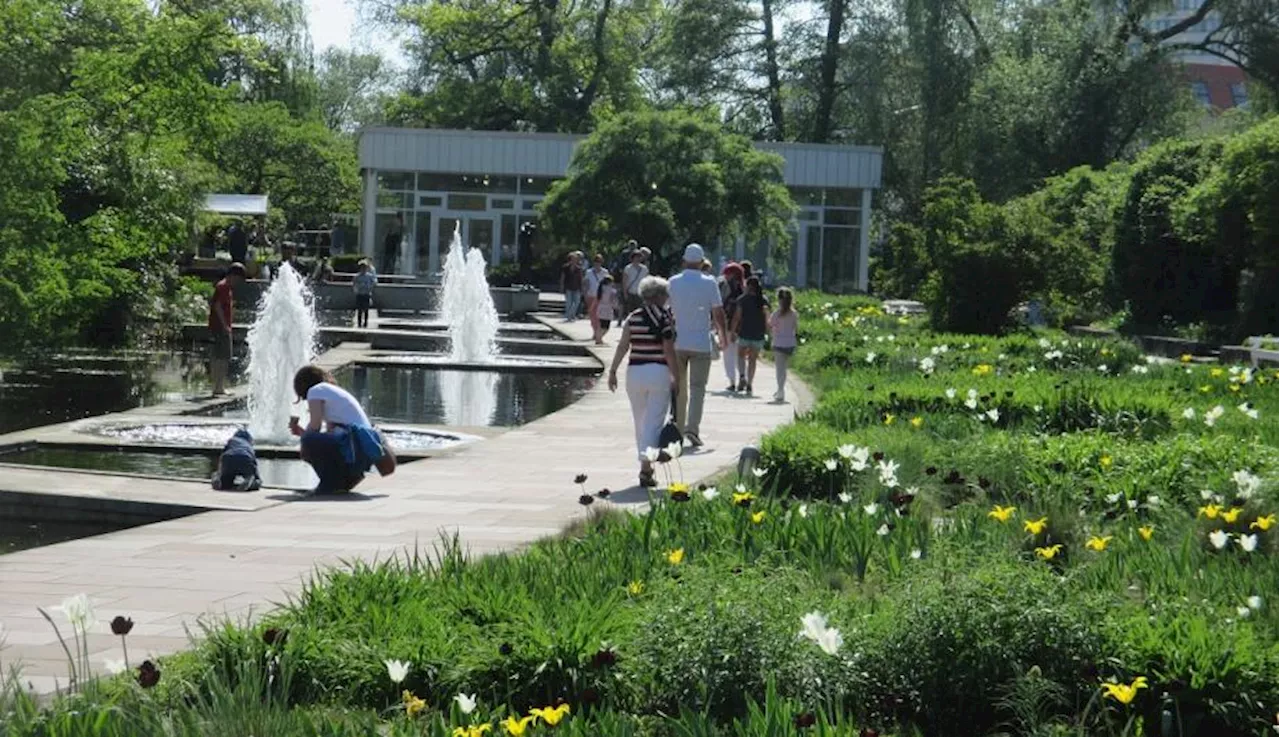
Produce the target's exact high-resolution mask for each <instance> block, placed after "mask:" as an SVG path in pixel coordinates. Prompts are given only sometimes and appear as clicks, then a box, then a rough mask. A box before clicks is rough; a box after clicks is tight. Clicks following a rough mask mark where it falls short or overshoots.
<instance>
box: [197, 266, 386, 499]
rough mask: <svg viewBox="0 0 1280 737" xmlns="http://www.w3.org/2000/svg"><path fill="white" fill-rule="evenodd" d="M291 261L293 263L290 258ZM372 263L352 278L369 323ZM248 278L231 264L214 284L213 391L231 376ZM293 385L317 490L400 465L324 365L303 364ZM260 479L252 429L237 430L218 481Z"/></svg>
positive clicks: (346, 485)
mask: <svg viewBox="0 0 1280 737" xmlns="http://www.w3.org/2000/svg"><path fill="white" fill-rule="evenodd" d="M285 263H288V262H285ZM371 272H372V267H371V266H370V265H369V264H368V262H361V265H360V272H359V273H358V274H356V276H355V279H354V280H353V289H355V290H356V298H357V305H358V307H359V308H360V309H359V310H358V312H357V314H358V315H359V317H358V319H359V320H360V321H361V322H363V323H364V324H367V323H368V309H369V301H370V299H371V297H372V293H373V291H372V290H373V285H374V284H376V283H377V277H376V276H374V275H373V274H372V273H371ZM244 280H245V268H244V265H243V264H241V263H239V262H237V263H233V264H231V266H230V267H228V269H227V274H226V276H224V277H223V278H222V279H221V280H219V281H218V283H217V284H215V285H214V288H213V297H212V298H211V299H210V301H209V332H210V334H211V336H212V338H213V347H212V350H211V353H210V366H209V373H210V377H211V378H212V380H213V395H214V396H215V397H217V396H223V395H225V394H226V380H227V373H228V368H229V365H230V360H231V353H232V316H233V314H234V306H235V298H234V291H235V288H236V287H237V286H239V285H240V284H241V283H243V282H244ZM293 390H294V393H295V394H296V395H297V398H298V400H299V401H302V400H305V401H306V402H307V409H308V419H307V423H306V425H303V424H302V423H301V421H300V419H301V418H299V417H293V418H290V422H289V431H290V432H291V433H293V434H294V435H295V436H298V438H299V442H300V457H301V458H302V460H304V461H306V462H307V463H309V464H310V465H311V467H312V468H313V469H314V470H315V472H316V476H317V477H318V478H319V481H320V483H319V485H318V486H317V487H316V489H315V493H320V494H329V493H338V492H344V491H350V490H351V489H352V488H353V487H354V486H355V485H356V484H358V483H360V481H361V480H362V479H363V478H364V474H365V473H366V472H368V470H369V468H371V467H373V466H375V465H376V466H377V468H378V471H379V473H381V474H382V475H384V476H385V475H387V474H390V473H392V472H394V470H395V464H396V461H395V455H394V453H393V451H392V450H391V447H390V445H389V444H388V443H387V441H386V438H385V437H384V436H383V435H382V433H381V432H379V431H378V430H377V429H376V428H374V427H373V424H372V423H371V422H370V421H369V416H368V415H367V414H366V413H365V411H364V409H363V408H362V407H361V406H360V402H359V401H358V400H357V399H356V398H355V397H354V396H353V395H352V394H351V393H350V392H348V391H347V390H346V389H343V388H342V387H341V386H338V384H337V383H336V382H335V381H334V380H333V377H332V376H331V375H330V374H329V373H328V372H327V371H325V370H324V369H323V368H321V367H319V366H304V367H302V368H301V369H299V370H298V371H297V373H296V374H295V376H294V378H293ZM260 484H261V480H260V479H259V478H258V471H257V459H256V455H255V454H254V451H253V437H252V435H250V434H249V432H248V430H240V431H237V432H236V434H235V435H233V436H232V437H231V438H230V439H229V440H228V441H227V443H226V446H225V447H224V448H223V452H222V455H221V457H220V459H219V464H218V469H217V471H216V472H215V473H214V477H213V486H214V488H218V489H233V488H234V489H241V490H248V489H255V488H257V487H258V486H259V485H260Z"/></svg>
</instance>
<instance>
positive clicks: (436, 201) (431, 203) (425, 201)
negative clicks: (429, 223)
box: [418, 197, 443, 207]
mask: <svg viewBox="0 0 1280 737" xmlns="http://www.w3.org/2000/svg"><path fill="white" fill-rule="evenodd" d="M441 202H443V200H441V199H440V198H439V197H419V198H418V204H419V205H420V206H421V207H439V206H440V203H441Z"/></svg>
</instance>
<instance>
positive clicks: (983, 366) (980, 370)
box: [973, 363, 994, 376]
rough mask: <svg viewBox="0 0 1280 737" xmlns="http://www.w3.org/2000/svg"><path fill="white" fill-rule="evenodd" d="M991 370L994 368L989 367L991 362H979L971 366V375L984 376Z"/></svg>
mask: <svg viewBox="0 0 1280 737" xmlns="http://www.w3.org/2000/svg"><path fill="white" fill-rule="evenodd" d="M993 370H994V369H992V368H991V364H989V363H980V364H978V365H977V366H974V367H973V375H974V376H986V375H987V374H990V373H991V372H992V371H993Z"/></svg>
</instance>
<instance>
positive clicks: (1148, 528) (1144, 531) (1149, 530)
mask: <svg viewBox="0 0 1280 737" xmlns="http://www.w3.org/2000/svg"><path fill="white" fill-rule="evenodd" d="M1155 531H1156V528H1155V526H1153V525H1144V526H1142V527H1139V528H1138V536H1139V537H1141V538H1142V539H1143V540H1150V539H1151V536H1152V535H1153V534H1155Z"/></svg>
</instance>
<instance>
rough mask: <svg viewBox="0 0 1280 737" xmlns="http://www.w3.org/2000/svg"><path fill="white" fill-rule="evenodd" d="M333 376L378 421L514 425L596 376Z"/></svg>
mask: <svg viewBox="0 0 1280 737" xmlns="http://www.w3.org/2000/svg"><path fill="white" fill-rule="evenodd" d="M334 378H335V379H337V381H338V384H339V385H341V386H342V387H343V388H345V389H346V390H347V391H349V392H351V393H352V394H354V395H355V397H356V399H358V400H360V404H361V406H363V407H364V408H365V411H366V412H368V413H369V416H370V417H371V418H372V419H373V421H374V422H376V423H396V424H406V425H447V426H453V427H486V426H487V427H515V426H518V425H523V424H525V423H527V422H532V421H533V420H536V419H538V418H539V417H544V416H546V415H548V414H551V413H552V412H555V411H557V410H561V409H564V408H565V407H567V406H569V405H570V404H572V403H573V402H575V401H577V400H578V399H579V398H580V397H581V396H582V395H583V394H584V393H585V392H586V391H587V390H589V389H590V388H591V387H592V386H594V385H595V382H596V380H597V378H598V377H596V376H569V375H565V374H558V373H548V372H545V371H543V372H528V373H522V372H496V371H449V370H442V369H435V368H416V367H373V366H370V367H362V366H360V367H355V368H346V369H342V370H340V371H336V372H334ZM209 416H216V417H223V418H227V419H237V418H240V417H245V416H247V414H246V413H245V411H244V408H243V407H239V408H237V407H235V406H234V405H233V406H232V407H230V408H226V409H221V410H215V411H214V412H211V413H209ZM391 443H392V445H393V446H394V445H395V443H396V441H395V440H394V439H392V440H391Z"/></svg>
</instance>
